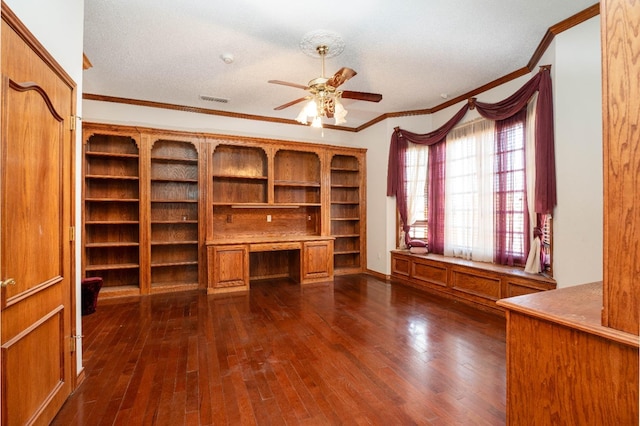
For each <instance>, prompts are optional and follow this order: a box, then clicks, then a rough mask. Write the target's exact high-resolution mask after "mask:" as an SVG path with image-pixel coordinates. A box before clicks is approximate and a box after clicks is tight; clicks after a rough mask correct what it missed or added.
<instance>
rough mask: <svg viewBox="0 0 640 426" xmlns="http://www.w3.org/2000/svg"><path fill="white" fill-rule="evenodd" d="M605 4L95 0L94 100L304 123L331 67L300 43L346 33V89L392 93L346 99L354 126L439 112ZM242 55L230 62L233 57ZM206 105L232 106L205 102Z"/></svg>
mask: <svg viewBox="0 0 640 426" xmlns="http://www.w3.org/2000/svg"><path fill="white" fill-rule="evenodd" d="M594 3H595V2H594V0H396V1H388V0H341V1H338V0H324V1H319V2H314V3H312V2H305V1H300V0H297V1H289V0H269V1H266V0H234V1H228V0H227V1H222V0H85V30H84V52H85V54H86V56H87V57H88V58H89V60H90V61H91V63H92V64H93V67H92V68H90V69H89V70H86V71H85V72H84V79H83V87H84V93H90V94H97V95H106V96H116V97H124V98H130V99H138V100H146V101H154V102H166V103H171V104H178V105H186V106H194V107H201V108H208V109H216V110H222V111H230V112H234V113H242V114H255V115H260V116H266V117H279V118H286V119H293V118H295V116H296V115H297V113H298V111H299V109H300V107H301V105H296V106H292V107H290V108H287V109H285V110H282V111H274V108H275V107H276V106H278V105H281V104H284V103H286V102H289V101H292V100H294V99H297V98H300V97H303V96H304V95H305V94H306V92H305V91H304V90H301V89H296V88H292V87H287V86H280V85H274V84H269V83H267V81H268V80H284V81H288V82H292V83H298V84H302V85H306V84H307V83H308V82H309V80H311V79H313V78H315V77H318V76H320V74H321V63H320V60H319V59H314V58H311V57H309V56H307V55H305V54H304V53H303V52H302V51H301V49H300V47H299V43H300V41H301V40H302V38H303V36H304V35H305V34H306V33H308V32H310V31H315V30H328V31H333V32H336V33H338V34H339V35H340V36H341V37H342V40H343V41H344V43H345V48H344V51H343V52H342V54H340V55H339V56H336V57H334V58H330V59H327V61H326V74H327V75H332V74H333V73H334V72H335V71H337V70H338V69H339V68H340V67H343V66H344V67H349V68H353V69H354V70H356V71H357V72H358V75H356V76H355V77H353V78H352V79H351V80H349V81H347V82H346V83H344V84H343V85H342V86H341V88H342V89H343V90H352V91H363V92H374V93H381V94H382V95H383V100H382V101H381V102H379V103H372V102H363V101H353V100H344V102H343V103H344V106H345V108H346V109H347V110H348V112H349V113H348V115H347V117H346V118H347V124H346V125H345V126H347V127H358V126H359V125H361V124H363V123H366V122H368V121H370V120H372V119H374V118H376V117H378V116H380V115H382V114H385V113H393V112H400V111H409V110H415V109H423V108H431V107H434V106H436V105H438V104H441V103H442V102H444V101H443V99H442V98H441V97H440V95H441V94H443V93H446V94H448V95H449V97H450V98H453V97H456V96H458V95H461V94H464V93H466V92H468V91H470V90H473V89H475V88H477V87H480V86H482V85H484V84H486V83H489V82H491V81H493V80H495V79H497V78H500V77H502V76H504V75H506V74H508V73H510V72H513V71H515V70H517V69H520V68H522V67H524V66H526V65H527V63H528V62H529V60H530V59H531V57H532V55H533V53H534V52H535V50H536V48H537V46H538V45H539V43H540V41H541V40H542V38H543V36H544V35H545V33H546V31H547V30H548V29H549V27H551V26H553V25H555V24H557V23H559V22H560V21H562V20H564V19H566V18H569V17H570V16H572V15H574V14H576V13H578V12H580V11H582V10H584V9H586V8H588V7H589V6H591V5H593V4H594ZM224 53H230V54H232V55H233V57H234V59H235V60H234V62H233V63H231V64H226V63H225V62H224V61H223V60H222V59H221V55H222V54H224ZM200 95H208V96H214V97H219V98H226V99H228V100H229V102H228V103H226V104H223V103H212V102H207V101H202V100H200V98H199V96H200Z"/></svg>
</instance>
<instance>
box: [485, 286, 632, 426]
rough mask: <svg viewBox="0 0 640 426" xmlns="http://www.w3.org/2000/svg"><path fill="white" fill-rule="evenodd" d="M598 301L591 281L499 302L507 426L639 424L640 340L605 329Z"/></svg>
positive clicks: (599, 292) (598, 291) (597, 289)
mask: <svg viewBox="0 0 640 426" xmlns="http://www.w3.org/2000/svg"><path fill="white" fill-rule="evenodd" d="M601 301H602V286H601V284H600V283H594V284H587V285H583V286H576V287H568V288H564V289H560V290H555V291H550V292H544V293H539V294H532V295H526V296H521V297H515V298H512V299H507V300H502V301H500V302H498V303H499V304H501V305H502V306H504V307H505V308H507V339H508V342H507V343H508V346H507V371H508V375H507V391H508V393H507V418H508V421H509V424H513V425H521V424H522V425H525V424H527V425H528V424H558V425H582V424H585V425H586V424H612V425H613V424H615V425H631V424H637V422H638V418H639V417H638V415H639V411H638V397H639V395H638V385H639V382H638V377H639V376H638V374H639V371H638V362H639V359H638V346H639V344H640V342H639V341H638V338H637V336H634V335H632V334H628V333H624V332H621V331H618V330H615V329H611V328H608V327H604V326H602V325H601V324H600V307H601Z"/></svg>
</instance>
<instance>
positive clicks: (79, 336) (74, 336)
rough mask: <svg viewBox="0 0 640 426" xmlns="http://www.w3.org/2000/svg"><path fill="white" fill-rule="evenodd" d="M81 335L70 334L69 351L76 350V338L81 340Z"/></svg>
mask: <svg viewBox="0 0 640 426" xmlns="http://www.w3.org/2000/svg"><path fill="white" fill-rule="evenodd" d="M83 337H84V336H83V335H82V334H80V335H78V334H75V335H73V336H71V348H70V349H71V352H75V351H76V347H77V345H78V344H77V341H78V340H82V338H83Z"/></svg>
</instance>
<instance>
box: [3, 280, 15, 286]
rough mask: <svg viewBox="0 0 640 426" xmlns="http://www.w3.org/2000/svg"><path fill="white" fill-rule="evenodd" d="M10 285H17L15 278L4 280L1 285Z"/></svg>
mask: <svg viewBox="0 0 640 426" xmlns="http://www.w3.org/2000/svg"><path fill="white" fill-rule="evenodd" d="M10 285H16V280H14V279H13V278H7V279H6V280H4V281H0V287H8V286H10Z"/></svg>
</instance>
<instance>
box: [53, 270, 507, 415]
mask: <svg viewBox="0 0 640 426" xmlns="http://www.w3.org/2000/svg"><path fill="white" fill-rule="evenodd" d="M83 328H84V330H83V334H84V366H85V368H86V379H85V381H84V383H83V384H82V385H81V386H80V387H79V388H78V389H77V390H76V392H75V393H74V394H73V395H72V396H71V397H70V398H69V400H68V401H67V402H66V403H65V405H64V406H63V408H62V410H61V411H60V413H59V414H58V416H57V417H56V419H55V420H54V422H53V423H52V424H54V425H92V426H93V425H138V424H149V425H150V424H155V425H171V426H174V425H183V424H184V425H210V424H222V425H244V424H247V425H249V424H259V425H299V424H302V425H328V424H359V425H360V424H367V425H369V424H372V425H386V426H391V425H411V424H420V425H431V424H432V425H492V426H493V425H501V424H504V423H505V398H506V397H505V395H506V379H505V320H504V318H501V317H499V316H496V315H493V314H489V313H485V312H482V311H477V310H474V309H472V308H469V307H466V306H464V305H461V304H456V303H454V302H451V301H448V300H445V299H440V298H438V297H435V296H432V295H428V294H424V293H421V292H419V291H417V290H414V289H411V288H408V287H403V286H400V285H390V284H389V283H385V282H383V281H380V280H378V279H376V278H373V277H371V276H367V275H354V276H345V277H336V279H335V281H334V283H329V284H320V285H313V286H305V287H302V288H301V287H300V285H297V284H294V283H292V282H290V281H286V280H278V281H263V282H256V283H252V284H251V292H250V294H248V295H242V296H226V297H212V296H207V295H206V294H205V293H204V292H188V293H174V294H163V295H154V296H146V297H141V298H135V299H131V298H129V299H122V300H120V301H101V302H100V303H99V304H98V309H97V312H96V313H94V314H92V315H89V316H85V317H83Z"/></svg>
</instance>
